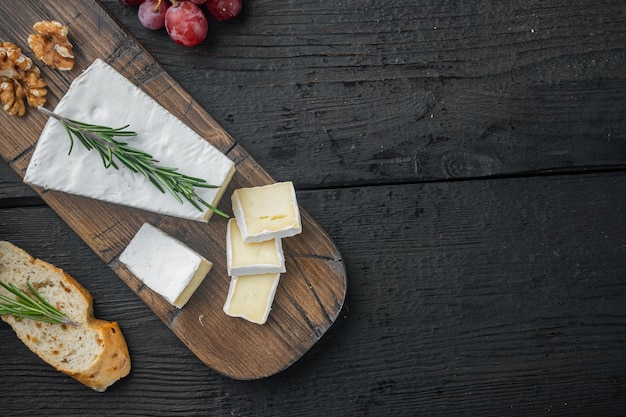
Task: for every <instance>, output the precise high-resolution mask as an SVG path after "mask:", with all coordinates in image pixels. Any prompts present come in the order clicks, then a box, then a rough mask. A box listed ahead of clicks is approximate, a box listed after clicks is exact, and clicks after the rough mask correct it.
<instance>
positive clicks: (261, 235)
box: [231, 181, 302, 243]
mask: <svg viewBox="0 0 626 417" xmlns="http://www.w3.org/2000/svg"><path fill="white" fill-rule="evenodd" d="M231 200H232V207H233V214H234V215H235V218H236V219H237V224H238V225H239V230H240V231H241V236H242V237H243V240H244V242H245V243H251V242H263V241H266V240H270V239H276V238H286V237H291V236H295V235H297V234H299V233H301V232H302V221H301V219H300V209H299V207H298V200H297V199H296V190H295V188H294V186H293V183H292V182H291V181H286V182H279V183H275V184H269V185H264V186H259V187H251V188H239V189H237V190H235V191H234V192H233V194H232V196H231Z"/></svg>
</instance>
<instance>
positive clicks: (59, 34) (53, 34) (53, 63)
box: [28, 20, 74, 71]
mask: <svg viewBox="0 0 626 417" xmlns="http://www.w3.org/2000/svg"><path fill="white" fill-rule="evenodd" d="M33 29H34V30H35V32H37V33H35V34H32V35H30V36H29V37H28V44H29V45H30V49H32V50H33V52H34V54H35V56H36V57H37V59H40V60H42V61H43V62H44V64H46V65H47V66H49V67H50V68H56V69H59V70H64V71H65V70H71V69H72V68H74V53H73V52H72V44H71V43H70V42H69V40H68V39H67V34H68V32H69V29H68V27H67V26H66V25H64V24H63V23H61V22H57V21H56V20H43V21H41V22H37V23H35V24H34V25H33Z"/></svg>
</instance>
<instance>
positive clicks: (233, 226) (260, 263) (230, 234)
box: [226, 219, 285, 276]
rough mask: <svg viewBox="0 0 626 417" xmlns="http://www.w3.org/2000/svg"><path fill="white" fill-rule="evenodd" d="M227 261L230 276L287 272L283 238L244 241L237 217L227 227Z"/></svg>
mask: <svg viewBox="0 0 626 417" xmlns="http://www.w3.org/2000/svg"><path fill="white" fill-rule="evenodd" d="M226 261H227V266H228V275H230V276H233V275H236V276H241V275H254V274H267V273H277V272H285V256H284V253H283V245H282V241H281V239H280V238H277V239H271V240H266V241H264V242H253V243H248V244H246V243H243V238H242V237H241V232H240V231H239V227H238V226H237V220H236V219H230V220H229V221H228V227H227V229H226Z"/></svg>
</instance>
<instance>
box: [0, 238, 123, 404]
mask: <svg viewBox="0 0 626 417" xmlns="http://www.w3.org/2000/svg"><path fill="white" fill-rule="evenodd" d="M0 281H2V282H4V283H12V284H14V285H15V286H16V287H18V288H19V289H21V290H23V291H25V292H27V293H28V287H27V285H26V283H27V282H30V283H31V285H32V286H33V287H34V288H35V289H36V290H37V292H39V294H41V296H42V297H43V298H44V299H45V300H46V301H48V302H49V303H50V304H52V305H53V306H54V307H56V308H57V309H58V310H59V311H61V312H62V313H63V314H65V316H66V317H67V318H69V319H70V320H72V321H74V322H76V323H78V324H79V325H78V326H73V325H66V324H49V323H42V322H38V321H34V320H30V319H19V318H16V317H14V316H12V315H4V316H0V318H2V320H3V321H5V322H7V323H8V324H9V325H10V326H11V327H12V328H13V330H14V331H15V333H16V334H17V336H18V337H19V338H20V340H22V342H24V344H25V345H26V346H28V348H29V349H30V350H32V351H33V352H34V353H35V354H37V355H38V356H39V357H40V358H41V359H43V360H44V361H45V362H47V363H48V364H50V365H52V366H53V367H54V368H56V369H57V370H58V371H61V372H63V373H65V374H67V375H69V376H71V377H72V378H74V379H76V380H77V381H79V382H81V383H83V384H85V385H86V386H88V387H90V388H92V389H94V390H96V391H99V392H102V391H105V390H106V389H107V388H108V387H109V386H110V385H111V384H113V383H114V382H115V381H117V380H119V379H120V378H123V377H125V376H126V375H128V373H129V372H130V356H129V354H128V347H127V346H126V340H125V339H124V336H123V334H122V332H121V330H120V328H119V326H118V324H117V323H115V322H108V321H104V320H99V319H96V318H94V315H93V297H92V296H91V294H90V293H89V292H88V291H87V290H86V289H85V288H83V287H82V286H81V285H80V284H79V283H78V282H76V281H75V280H74V279H73V278H72V277H70V276H69V275H67V274H66V273H65V272H63V270H61V269H59V268H57V267H55V266H54V265H51V264H49V263H47V262H45V261H42V260H40V259H34V258H33V257H32V256H30V255H29V254H28V253H26V252H25V251H24V250H22V249H20V248H18V247H17V246H15V245H13V244H12V243H9V242H6V241H0ZM0 292H1V293H2V294H4V295H7V296H9V295H10V296H11V297H13V295H12V294H10V293H9V292H8V291H6V290H5V289H4V288H2V287H0Z"/></svg>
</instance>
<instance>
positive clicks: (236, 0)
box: [206, 0, 243, 21]
mask: <svg viewBox="0 0 626 417" xmlns="http://www.w3.org/2000/svg"><path fill="white" fill-rule="evenodd" d="M242 4H243V2H242V0H207V2H206V7H207V9H208V10H209V12H210V13H211V14H212V15H213V17H215V18H216V19H217V20H221V21H224V20H230V19H232V18H234V17H235V16H237V15H238V14H239V12H240V11H241V7H242Z"/></svg>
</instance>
